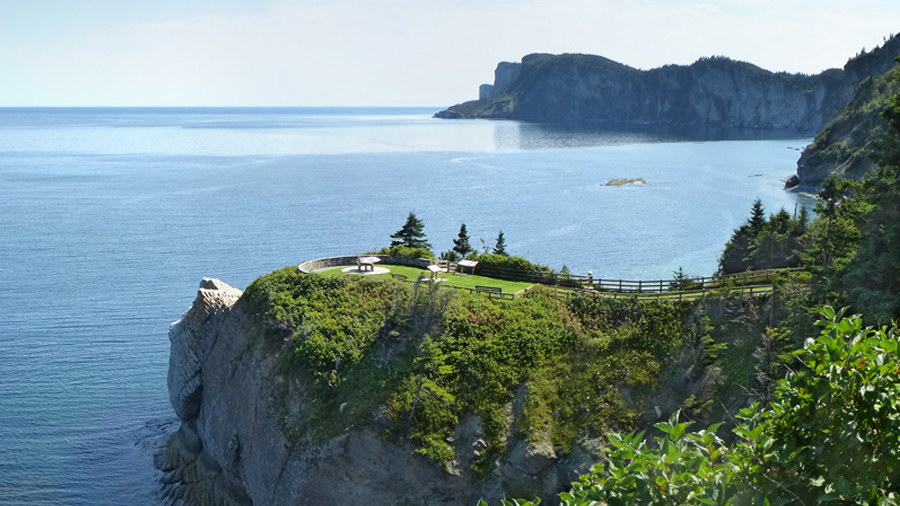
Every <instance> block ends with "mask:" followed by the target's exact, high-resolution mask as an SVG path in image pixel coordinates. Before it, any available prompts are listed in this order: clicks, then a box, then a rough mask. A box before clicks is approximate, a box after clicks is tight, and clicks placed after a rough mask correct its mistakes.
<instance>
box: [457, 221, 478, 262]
mask: <svg viewBox="0 0 900 506" xmlns="http://www.w3.org/2000/svg"><path fill="white" fill-rule="evenodd" d="M453 251H455V252H456V253H457V254H458V255H459V256H460V258H465V257H466V255H468V254H469V253H471V252H473V251H475V249H474V248H472V245H471V244H470V243H469V232H468V231H467V230H466V224H465V223H463V224H462V225H460V227H459V237H457V238H456V239H453Z"/></svg>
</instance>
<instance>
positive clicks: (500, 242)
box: [494, 230, 508, 256]
mask: <svg viewBox="0 0 900 506" xmlns="http://www.w3.org/2000/svg"><path fill="white" fill-rule="evenodd" d="M494 254H495V255H503V256H508V255H507V253H506V240H505V239H503V231H502V230H501V231H500V233H499V234H497V243H496V244H495V245H494Z"/></svg>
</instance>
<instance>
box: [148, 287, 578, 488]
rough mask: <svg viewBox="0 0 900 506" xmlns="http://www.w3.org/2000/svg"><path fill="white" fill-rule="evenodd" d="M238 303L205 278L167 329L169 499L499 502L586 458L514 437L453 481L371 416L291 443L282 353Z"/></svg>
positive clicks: (547, 484) (164, 464) (462, 441)
mask: <svg viewBox="0 0 900 506" xmlns="http://www.w3.org/2000/svg"><path fill="white" fill-rule="evenodd" d="M240 296H241V291H240V290H237V289H235V288H232V287H231V286H229V285H227V284H225V283H223V282H221V281H219V280H216V279H209V278H205V279H203V281H202V283H201V285H200V290H199V292H198V294H197V298H196V299H195V300H194V303H193V305H192V306H191V308H190V309H189V310H188V311H187V312H186V313H185V314H184V315H183V316H182V318H181V319H180V320H178V321H177V322H175V323H174V324H173V325H172V327H171V329H170V330H169V340H170V341H171V355H170V359H169V374H168V389H169V395H170V398H171V402H172V406H173V408H174V409H175V412H176V414H177V415H178V417H179V418H180V419H181V426H180V428H179V429H178V431H177V432H176V433H175V434H173V435H172V436H171V437H170V438H169V440H168V442H167V444H166V447H165V448H164V451H163V453H162V454H161V456H160V463H159V464H160V467H161V468H162V469H163V471H165V473H166V482H167V492H168V494H169V496H170V497H171V498H175V499H182V500H184V502H185V503H187V504H201V505H205V504H209V505H214V504H215V505H220V504H221V505H239V506H244V505H250V504H265V505H298V504H299V505H322V504H341V505H367V506H373V505H374V506H377V505H395V504H430V505H451V504H452V505H458V504H475V502H477V500H478V499H479V498H481V497H484V498H486V499H489V500H491V501H492V502H495V503H496V502H498V500H499V498H501V497H503V496H504V495H506V494H515V493H522V491H528V490H530V491H531V492H539V493H543V494H547V495H549V494H551V493H555V492H557V491H559V490H562V489H563V488H564V487H566V486H567V485H568V483H569V482H570V481H572V480H574V479H576V478H577V476H578V475H579V473H581V472H584V471H585V470H586V468H587V466H588V465H589V464H590V463H591V462H592V461H593V458H594V457H593V456H591V455H588V454H587V453H585V452H583V451H575V452H573V453H572V454H570V455H567V456H566V457H565V458H558V457H557V455H556V450H555V449H554V447H553V446H552V445H550V444H548V443H540V442H538V443H531V442H528V441H519V440H515V439H512V440H511V441H510V445H509V446H510V451H509V453H508V456H507V457H506V458H505V460H504V461H503V462H502V464H501V465H500V466H499V467H498V468H497V469H496V470H495V471H494V472H493V473H489V474H488V476H487V477H485V478H476V477H472V476H468V475H466V474H465V473H460V472H448V471H447V470H445V469H443V468H442V467H441V466H440V465H438V464H435V463H433V462H431V461H428V460H426V459H425V458H423V457H420V456H417V455H415V454H414V453H413V452H412V449H411V448H409V447H406V446H404V445H403V443H402V442H392V441H389V440H387V439H385V438H383V437H382V433H383V427H381V426H380V425H379V423H381V422H380V421H379V416H378V413H373V414H372V424H371V425H370V426H369V427H363V428H354V429H350V430H348V431H345V432H344V433H343V434H340V435H338V436H336V437H332V438H330V439H327V440H325V441H319V442H314V443H309V444H302V445H297V444H292V443H291V442H289V441H288V439H287V438H286V437H285V435H284V434H283V431H282V428H281V427H280V425H279V423H278V416H279V414H278V408H277V407H276V402H275V398H276V396H277V392H276V389H277V385H278V384H279V378H278V373H277V371H276V364H275V360H276V357H277V352H278V350H277V349H276V348H277V344H273V343H272V341H271V340H268V339H263V338H262V337H261V336H260V335H259V334H260V331H259V329H258V328H256V327H255V326H254V325H253V323H252V321H253V315H252V310H250V309H248V308H246V307H245V304H243V299H240ZM300 394H301V398H300V399H298V400H297V402H299V403H301V404H302V403H303V402H304V401H303V399H302V392H301V393H300ZM480 431H481V422H480V420H479V419H478V418H477V417H476V416H474V415H468V416H467V417H465V418H464V419H462V420H461V421H460V423H459V425H458V427H457V430H456V433H455V434H454V436H453V437H454V440H455V442H454V445H455V446H457V447H458V448H459V449H460V450H461V451H460V453H461V454H463V453H464V452H463V451H462V450H466V451H468V452H470V453H471V452H472V451H473V450H475V451H477V450H478V449H479V442H480ZM510 487H518V488H512V489H510ZM541 491H543V492H541Z"/></svg>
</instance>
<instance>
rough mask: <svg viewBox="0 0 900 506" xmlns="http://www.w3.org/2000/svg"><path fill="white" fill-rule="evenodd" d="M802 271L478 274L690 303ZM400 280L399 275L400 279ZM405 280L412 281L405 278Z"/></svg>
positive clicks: (765, 289)
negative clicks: (648, 276)
mask: <svg viewBox="0 0 900 506" xmlns="http://www.w3.org/2000/svg"><path fill="white" fill-rule="evenodd" d="M446 265H447V267H448V269H449V270H454V267H455V266H454V264H453V263H449V262H448V263H447V264H446ZM799 270H802V269H800V268H785V269H767V270H760V271H747V272H741V273H736V274H728V275H724V276H706V277H693V278H684V279H656V280H628V279H604V278H594V277H591V276H578V275H573V274H560V273H556V272H542V271H521V270H517V269H502V268H495V267H491V268H487V267H485V268H481V269H479V274H480V275H483V276H488V277H493V278H498V279H506V280H511V281H528V282H532V283H536V284H542V285H549V286H553V287H555V288H556V289H557V290H558V291H559V292H560V293H561V294H564V295H567V296H569V295H575V294H592V295H602V296H607V297H612V298H638V299H661V298H665V299H671V300H690V299H696V298H699V297H702V296H703V295H705V294H707V293H710V292H714V291H725V290H727V291H730V292H732V293H741V294H746V295H749V296H753V295H764V294H768V293H772V290H773V289H774V287H773V281H774V280H775V278H776V277H777V276H778V275H779V274H782V273H784V272H790V271H799ZM397 277H400V276H397ZM403 281H407V282H413V281H410V280H407V279H405V277H404V278H403ZM442 286H444V287H447V288H454V289H457V290H466V291H469V292H474V293H483V294H487V295H488V296H489V297H491V298H497V299H503V300H510V299H513V298H514V297H515V296H516V294H512V293H505V292H503V291H502V290H500V289H499V288H497V287H490V286H477V287H476V288H468V287H461V286H453V285H442Z"/></svg>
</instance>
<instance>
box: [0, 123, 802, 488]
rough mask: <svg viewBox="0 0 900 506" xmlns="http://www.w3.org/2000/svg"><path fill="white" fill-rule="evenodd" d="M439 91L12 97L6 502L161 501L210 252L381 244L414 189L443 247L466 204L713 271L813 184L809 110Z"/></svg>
mask: <svg viewBox="0 0 900 506" xmlns="http://www.w3.org/2000/svg"><path fill="white" fill-rule="evenodd" d="M436 110H437V108H429V109H0V504H10V505H51V504H52V505H107V504H108V505H121V504H130V505H141V504H162V503H163V501H162V500H161V499H160V498H159V497H158V494H157V490H158V484H157V479H158V476H157V473H156V472H155V471H154V469H153V465H152V454H153V452H154V451H155V449H156V448H157V446H158V444H159V442H160V440H161V438H162V437H163V436H164V435H165V434H167V433H168V432H171V431H172V430H174V429H175V428H176V426H175V424H176V421H175V418H174V415H173V414H172V410H171V407H170V406H169V404H168V394H167V392H166V368H167V365H168V362H167V360H168V350H169V343H168V340H167V337H166V332H167V330H168V327H169V324H170V323H171V322H172V321H174V320H176V319H177V318H179V317H180V315H181V314H182V312H183V311H184V310H186V309H187V307H188V306H189V305H190V303H191V301H192V300H193V298H194V296H195V293H196V289H197V286H198V283H199V281H200V278H201V277H203V276H214V277H218V278H221V279H222V280H224V281H226V282H228V283H230V284H232V285H234V286H237V287H240V288H243V287H245V286H246V285H247V284H248V283H249V282H250V281H252V280H253V279H254V278H255V277H256V276H258V275H260V274H263V273H266V272H269V271H272V270H274V269H277V268H280V267H283V266H285V265H289V264H296V263H298V262H300V261H302V260H306V259H310V258H316V257H323V256H331V255H344V254H353V253H358V252H363V251H366V250H369V249H371V248H376V247H381V246H386V245H387V244H388V243H389V240H390V239H389V236H390V234H391V233H393V232H394V231H396V230H397V229H399V228H400V226H401V225H402V224H403V222H404V220H405V218H406V216H407V214H408V213H409V211H415V212H416V214H417V215H418V216H419V218H421V219H422V220H423V221H424V223H425V232H426V234H427V235H428V238H429V239H430V241H431V243H432V244H433V245H434V247H435V249H436V250H437V251H444V250H448V249H450V248H451V247H452V242H451V241H452V239H453V238H454V237H455V236H456V233H457V232H458V230H459V226H460V224H461V223H463V222H464V223H466V225H467V228H468V230H469V233H470V235H471V237H472V239H473V242H474V243H475V244H476V245H480V244H481V243H480V241H479V239H484V241H485V242H486V243H487V244H488V245H493V242H494V240H495V238H496V236H497V233H498V231H499V230H501V229H502V230H503V232H504V236H505V238H506V242H507V249H508V250H509V251H510V252H511V253H513V254H516V255H521V256H525V257H527V258H529V259H531V260H533V261H536V262H539V263H543V264H548V265H550V266H551V267H555V268H561V267H563V266H567V267H568V268H569V269H570V270H572V271H573V272H575V273H580V274H584V273H586V272H587V271H588V270H591V271H593V272H594V275H595V276H602V277H624V278H645V279H646V278H659V277H670V276H671V275H672V271H673V270H676V269H678V268H679V267H683V268H684V270H685V272H687V273H689V274H696V275H709V274H711V273H712V272H713V271H714V270H715V268H716V259H717V257H718V255H719V254H720V252H721V249H722V245H723V244H724V242H725V241H726V240H727V239H728V238H729V236H730V233H731V230H732V229H733V228H735V227H737V226H738V225H739V224H740V223H741V222H742V221H743V220H744V219H746V217H747V215H748V213H749V210H750V206H751V204H752V202H753V200H754V199H755V198H757V197H759V198H761V199H762V200H763V203H764V205H765V206H766V208H767V209H769V210H772V211H774V210H776V209H777V208H779V207H782V206H783V207H785V208H787V209H789V210H793V209H794V206H795V204H797V203H798V201H799V200H798V199H800V198H802V197H798V196H796V195H793V194H789V193H786V192H783V191H782V190H781V187H782V182H781V179H782V178H785V177H786V176H789V175H790V174H791V173H792V172H793V171H794V168H795V163H796V160H797V158H798V156H799V152H798V151H797V150H796V149H795V148H800V147H802V146H804V145H806V144H807V143H808V142H809V141H810V139H809V138H807V137H802V136H798V135H796V134H773V133H766V134H761V133H758V132H740V131H720V130H716V131H711V130H694V131H685V130H676V129H659V128H635V127H631V128H629V129H624V130H623V129H621V128H618V129H617V128H613V127H609V126H607V127H595V128H575V127H569V128H561V127H547V126H538V125H529V124H521V123H516V122H500V121H445V120H435V119H431V118H430V116H431V114H432V113H434V112H435V111H436ZM639 177H642V178H646V179H647V180H648V183H647V184H646V185H642V186H627V187H607V186H604V183H606V182H607V181H609V180H610V179H614V178H639Z"/></svg>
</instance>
